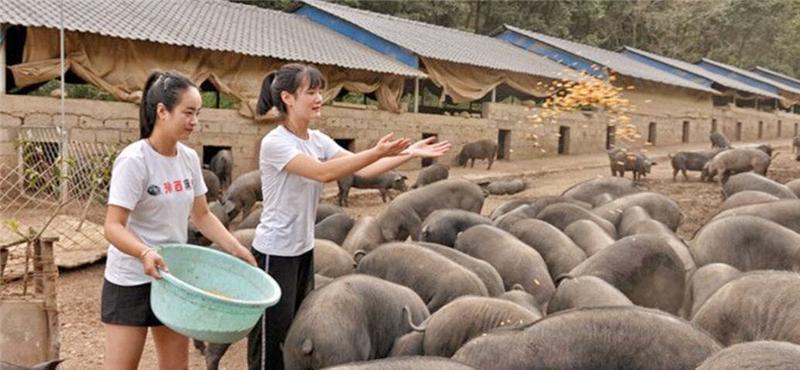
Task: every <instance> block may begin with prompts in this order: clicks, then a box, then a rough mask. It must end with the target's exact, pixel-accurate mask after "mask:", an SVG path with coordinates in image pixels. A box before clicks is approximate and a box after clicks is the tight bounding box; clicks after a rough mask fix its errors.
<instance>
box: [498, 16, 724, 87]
mask: <svg viewBox="0 0 800 370" xmlns="http://www.w3.org/2000/svg"><path fill="white" fill-rule="evenodd" d="M503 29H505V30H506V31H511V32H512V33H515V34H516V36H515V37H520V36H521V37H527V38H529V39H530V40H532V41H534V42H533V43H532V44H530V47H528V48H527V50H530V51H532V52H534V53H537V54H539V55H542V56H545V57H548V58H551V59H552V60H554V61H557V62H559V63H563V64H566V65H568V66H570V67H574V68H576V69H583V70H585V68H586V63H587V62H588V63H592V64H594V65H600V66H605V67H607V68H608V69H610V70H613V71H615V72H616V73H619V74H620V75H623V76H628V77H633V78H637V79H642V80H648V81H653V82H658V83H662V84H666V85H672V86H678V87H683V88H687V89H693V90H698V91H704V92H708V93H713V94H716V93H718V92H717V91H716V90H714V89H712V88H710V87H708V86H704V85H702V84H699V83H696V82H693V81H689V80H685V79H683V78H680V77H677V76H674V75H672V74H670V73H666V72H664V71H661V70H659V69H657V68H653V67H651V66H649V65H647V64H644V63H640V62H638V61H636V60H634V59H632V58H629V57H627V56H625V55H623V54H620V53H616V52H613V51H608V50H605V49H601V48H598V47H594V46H589V45H585V44H580V43H577V42H572V41H567V40H564V39H559V38H557V37H552V36H547V35H544V34H541V33H537V32H533V31H528V30H525V29H521V28H517V27H514V26H510V25H503ZM496 37H500V38H502V39H504V40H506V41H507V42H512V43H513V44H514V45H517V46H520V47H523V45H524V44H521V42H519V41H517V42H513V41H512V36H509V34H508V32H502V31H499V32H496ZM586 72H587V73H591V72H590V71H586ZM592 74H594V73H592Z"/></svg>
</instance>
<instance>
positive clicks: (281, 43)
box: [0, 0, 425, 77]
mask: <svg viewBox="0 0 800 370" xmlns="http://www.w3.org/2000/svg"><path fill="white" fill-rule="evenodd" d="M60 3H61V1H59V0H0V23H7V24H14V25H23V26H36V27H48V28H59V25H60V21H59V19H60ZM63 3H64V28H65V29H66V30H69V31H78V32H87V33H94V34H100V35H104V36H111V37H118V38H123V39H131V40H142V41H151V42H156V43H162V44H169V45H178V46H190V47H196V48H201V49H207V50H216V51H227V52H233V53H238V54H245V55H252V56H259V57H271V58H277V59H283V60H287V61H300V62H307V63H314V64H327V65H334V66H339V67H344V68H350V69H359V70H366V71H372V72H378V73H388V74H395V75H402V76H409V77H413V76H419V77H424V76H425V75H424V74H423V73H422V72H420V71H418V70H416V69H414V68H411V67H409V66H407V65H405V64H402V63H400V62H398V61H396V60H394V59H392V58H389V57H387V56H385V55H383V54H380V53H378V52H376V51H374V50H372V49H370V48H368V47H365V46H363V45H361V44H359V43H357V42H355V41H353V40H350V39H348V38H347V37H344V36H342V35H339V34H338V33H336V32H332V31H330V30H328V29H327V28H325V27H323V26H320V25H318V24H315V23H313V22H311V21H309V20H308V19H306V18H304V17H301V16H298V15H294V14H289V13H284V12H278V11H274V10H268V9H262V8H258V7H255V6H251V5H244V4H236V3H231V2H228V1H222V0H63Z"/></svg>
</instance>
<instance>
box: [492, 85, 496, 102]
mask: <svg viewBox="0 0 800 370" xmlns="http://www.w3.org/2000/svg"><path fill="white" fill-rule="evenodd" d="M496 102H497V86H495V87H493V88H492V103H496Z"/></svg>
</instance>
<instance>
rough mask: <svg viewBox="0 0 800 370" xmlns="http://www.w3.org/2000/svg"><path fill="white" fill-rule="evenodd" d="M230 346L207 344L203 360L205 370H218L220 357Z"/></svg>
mask: <svg viewBox="0 0 800 370" xmlns="http://www.w3.org/2000/svg"><path fill="white" fill-rule="evenodd" d="M230 346H231V345H230V344H219V343H209V344H208V348H206V353H205V359H206V369H207V370H217V369H219V363H220V361H222V356H224V355H225V352H227V351H228V348H229V347H230Z"/></svg>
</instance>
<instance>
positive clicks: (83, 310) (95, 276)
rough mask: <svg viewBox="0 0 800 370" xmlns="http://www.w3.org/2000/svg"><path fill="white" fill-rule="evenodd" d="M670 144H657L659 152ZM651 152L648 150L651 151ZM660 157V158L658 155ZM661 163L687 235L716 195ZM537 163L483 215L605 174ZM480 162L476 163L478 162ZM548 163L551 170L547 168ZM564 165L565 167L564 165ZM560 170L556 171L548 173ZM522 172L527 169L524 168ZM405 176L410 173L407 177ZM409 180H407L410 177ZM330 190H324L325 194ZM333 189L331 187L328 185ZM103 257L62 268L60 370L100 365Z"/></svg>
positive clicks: (603, 167)
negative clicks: (521, 184) (521, 186)
mask: <svg viewBox="0 0 800 370" xmlns="http://www.w3.org/2000/svg"><path fill="white" fill-rule="evenodd" d="M782 144H783V145H784V146H783V147H781V148H780V149H781V151H783V152H784V153H783V154H782V155H779V156H778V157H777V158H776V160H775V161H774V162H773V165H772V167H771V169H770V173H769V176H770V177H771V178H773V179H776V180H778V181H780V182H786V181H788V180H791V179H795V178H799V177H800V162H795V161H794V160H793V159H792V158H790V157H791V156H790V155H788V154H786V152H787V151H788V146H785V145H786V143H782ZM773 145H774V144H773ZM670 150H671V151H674V148H673V149H663V153H661V154H660V155H661V156H662V157H663V154H666V152H668V151H670ZM655 155H656V153H654V156H655ZM662 159H663V158H662ZM660 162H661V165H658V166H655V167H653V171H654V172H653V173H652V174H651V175H650V177H649V178H648V179H646V180H645V181H644V183H645V185H646V186H647V187H649V189H650V190H652V191H657V192H661V193H665V194H668V195H670V196H672V197H673V198H674V199H675V200H676V201H677V202H678V203H679V204H680V206H681V208H682V209H683V211H684V213H685V214H686V216H687V217H686V219H685V221H684V223H683V225H681V227H680V229H679V230H678V232H679V235H680V236H681V237H683V238H685V239H690V238H691V236H692V235H693V234H694V232H695V231H696V230H697V229H699V227H700V226H702V224H703V223H704V222H705V221H706V220H708V219H709V218H710V217H711V216H712V215H713V214H714V213H715V212H716V210H717V208H718V206H719V204H720V203H721V200H722V197H721V194H720V189H719V186H718V185H717V184H716V183H700V182H698V180H697V179H698V175H699V174H698V173H690V175H692V177H691V181H689V182H685V181H684V180H683V179H682V178H680V177H679V179H678V181H676V182H673V181H672V170H671V167H670V166H669V164H668V162H667V161H665V160H661V161H660ZM539 163H545V164H543V165H540V166H537V167H536V171H530V170H532V168H530V166H531V163H528V162H505V163H503V162H501V163H498V164H496V167H495V168H493V169H492V171H491V173H492V174H494V175H497V174H498V173H501V174H502V173H508V174H511V175H513V174H515V173H523V172H524V173H526V175H527V176H525V178H526V180H527V181H528V182H529V184H530V187H529V189H528V190H526V191H524V192H521V193H518V194H515V195H510V196H492V197H490V198H488V199H487V201H486V203H485V205H484V210H483V213H484V214H489V213H490V212H491V211H492V210H493V209H494V208H496V207H497V206H499V205H501V204H503V203H504V202H507V201H509V200H511V199H515V198H520V197H527V196H538V195H553V194H560V193H561V192H562V191H563V190H564V189H566V188H567V187H569V186H570V185H573V184H575V183H577V182H580V181H583V180H587V179H590V178H593V177H599V176H608V174H609V170H608V168H607V159H606V158H604V155H595V156H581V157H575V158H572V157H559V158H558V159H554V160H553V161H546V162H539ZM479 164H480V163H479ZM483 166H485V164H483V165H481V168H480V169H479V168H477V167H476V168H475V169H471V170H470V169H466V170H465V169H454V170H453V171H451V176H452V177H458V176H462V177H467V178H473V177H475V176H482V175H485V174H487V173H490V172H487V171H486V170H485V169H484V167H483ZM548 168H551V169H552V171H550V170H548ZM565 169H566V170H565ZM557 170H561V171H560V172H554V171H557ZM525 171H527V172H525ZM410 177H411V176H410ZM412 183H413V179H412ZM330 191H331V189H330V188H328V189H326V193H330ZM334 191H335V190H334ZM383 207H384V205H383V204H382V203H381V200H380V197H378V196H377V193H374V194H372V195H366V196H364V195H362V196H358V197H354V199H352V200H351V208H349V209H348V213H350V214H351V215H353V216H361V215H377V213H378V212H379V211H380V210H381V209H382V208H383ZM103 268H104V265H103V262H102V261H101V262H99V263H95V264H93V265H91V266H88V267H86V268H82V269H76V270H69V271H63V272H62V274H61V276H60V279H59V286H58V299H59V308H60V312H61V314H60V317H59V319H60V323H61V356H62V357H63V358H65V359H66V361H65V362H64V363H63V365H62V366H61V367H60V368H61V369H62V370H73V369H75V370H77V369H98V368H101V364H102V356H103V340H104V335H103V330H102V326H101V324H100V321H99V306H100V287H101V284H102V281H103ZM190 352H191V355H190V368H191V369H204V368H205V367H204V362H203V359H202V356H201V355H200V354H199V353H198V352H197V351H195V350H194V349H193V348H192V349H191V350H190ZM140 368H141V369H157V365H156V359H155V352H154V347H153V342H152V338H148V342H147V345H146V348H145V353H144V355H143V358H142V362H141V365H140ZM221 368H222V369H245V368H246V366H245V346H244V341H242V342H239V343H236V344H235V345H234V346H233V348H231V350H230V351H229V352H228V354H227V355H226V356H225V358H224V360H223V363H222V366H221Z"/></svg>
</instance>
